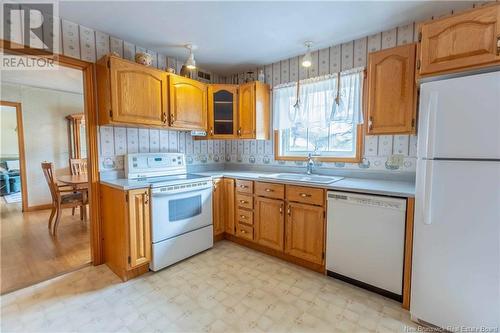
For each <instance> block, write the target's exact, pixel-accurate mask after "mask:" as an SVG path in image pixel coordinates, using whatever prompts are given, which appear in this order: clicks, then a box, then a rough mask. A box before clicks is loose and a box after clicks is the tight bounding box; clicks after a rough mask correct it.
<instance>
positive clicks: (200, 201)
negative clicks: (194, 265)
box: [151, 187, 212, 243]
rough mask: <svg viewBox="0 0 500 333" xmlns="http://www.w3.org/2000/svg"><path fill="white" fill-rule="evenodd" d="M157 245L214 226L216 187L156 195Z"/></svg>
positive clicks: (154, 226)
mask: <svg viewBox="0 0 500 333" xmlns="http://www.w3.org/2000/svg"><path fill="white" fill-rule="evenodd" d="M151 206H152V207H151V211H152V227H153V228H152V229H153V235H152V236H153V243H157V242H160V241H163V240H166V239H169V238H172V237H175V236H178V235H182V234H184V233H186V232H189V231H193V230H196V229H199V228H202V227H205V226H208V225H211V224H212V188H211V187H208V188H205V189H196V190H192V191H187V192H181V193H175V194H172V193H170V194H169V193H168V192H167V193H153V200H152V202H151Z"/></svg>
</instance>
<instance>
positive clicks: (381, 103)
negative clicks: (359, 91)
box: [367, 44, 417, 134]
mask: <svg viewBox="0 0 500 333" xmlns="http://www.w3.org/2000/svg"><path fill="white" fill-rule="evenodd" d="M415 48H416V46H415V44H408V45H403V46H398V47H394V48H390V49H386V50H382V51H377V52H372V53H370V54H369V56H368V103H367V106H368V112H367V113H368V128H367V132H368V134H411V133H415V126H416V102H417V96H416V91H417V89H416V84H415V52H416V51H415Z"/></svg>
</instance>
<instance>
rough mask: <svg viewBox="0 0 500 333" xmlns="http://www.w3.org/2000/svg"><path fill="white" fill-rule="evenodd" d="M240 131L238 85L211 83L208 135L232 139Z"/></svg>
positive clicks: (209, 89)
mask: <svg viewBox="0 0 500 333" xmlns="http://www.w3.org/2000/svg"><path fill="white" fill-rule="evenodd" d="M237 131H238V86H237V85H232V84H211V85H209V86H208V136H209V138H213V139H232V138H235V137H236V136H237Z"/></svg>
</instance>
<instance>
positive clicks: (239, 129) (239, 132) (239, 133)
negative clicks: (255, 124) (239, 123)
mask: <svg viewBox="0 0 500 333" xmlns="http://www.w3.org/2000/svg"><path fill="white" fill-rule="evenodd" d="M238 136H241V127H240V128H238Z"/></svg>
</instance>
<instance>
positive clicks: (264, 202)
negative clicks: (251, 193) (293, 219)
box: [255, 197, 285, 251]
mask: <svg viewBox="0 0 500 333" xmlns="http://www.w3.org/2000/svg"><path fill="white" fill-rule="evenodd" d="M283 210H284V202H283V200H279V199H269V198H262V197H256V198H255V241H256V242H257V243H258V244H260V245H263V246H265V247H268V248H270V249H273V250H278V251H283V249H284V231H285V219H284V214H283Z"/></svg>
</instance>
